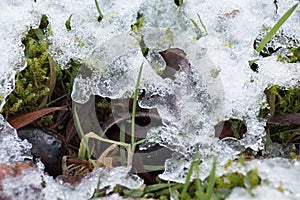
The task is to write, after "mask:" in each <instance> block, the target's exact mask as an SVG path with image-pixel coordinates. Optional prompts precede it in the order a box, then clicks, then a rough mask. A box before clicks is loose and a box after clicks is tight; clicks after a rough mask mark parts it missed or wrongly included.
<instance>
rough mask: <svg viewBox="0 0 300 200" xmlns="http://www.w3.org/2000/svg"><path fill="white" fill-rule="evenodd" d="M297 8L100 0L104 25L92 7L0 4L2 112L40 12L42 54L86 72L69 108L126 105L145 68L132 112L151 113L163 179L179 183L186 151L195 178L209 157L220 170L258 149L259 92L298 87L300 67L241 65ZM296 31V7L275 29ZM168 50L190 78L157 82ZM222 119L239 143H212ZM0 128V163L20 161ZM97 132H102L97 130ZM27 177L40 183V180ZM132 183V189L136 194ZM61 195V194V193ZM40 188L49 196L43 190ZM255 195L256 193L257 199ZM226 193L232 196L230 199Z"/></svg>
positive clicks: (24, 153)
mask: <svg viewBox="0 0 300 200" xmlns="http://www.w3.org/2000/svg"><path fill="white" fill-rule="evenodd" d="M296 2H297V1H293V0H287V1H278V2H277V4H278V9H276V5H275V4H274V3H273V1H268V2H265V1H259V0H244V1H241V2H237V1H234V0H229V1H218V0H210V1H205V0H201V1H199V0H186V1H184V4H183V6H182V7H177V6H176V5H175V4H174V3H173V1H166V0H163V1H151V0H145V1H141V0H133V1H130V3H128V2H126V1H117V0H116V1H104V0H103V1H99V5H100V8H101V10H102V12H103V14H104V18H103V19H102V21H101V22H98V20H97V19H98V12H97V9H96V7H95V5H94V1H87V0H84V1H83V0H75V1H74V0H72V1H71V0H65V1H58V0H45V1H39V0H38V1H37V2H35V1H33V0H32V1H30V0H23V1H15V0H11V1H9V0H5V1H1V3H0V10H1V12H0V25H1V29H0V43H1V45H0V52H1V54H0V61H1V64H0V73H1V77H0V108H2V107H3V104H4V98H5V97H6V96H7V95H8V94H9V93H10V92H11V91H12V90H13V88H14V76H15V74H16V72H18V71H20V70H22V69H23V68H24V67H25V62H24V57H23V47H22V44H21V40H22V37H23V36H24V34H25V33H26V31H27V30H28V29H29V28H30V26H32V27H36V26H37V24H38V22H39V20H40V17H41V15H42V14H46V15H47V16H48V18H49V22H50V26H51V34H50V35H51V36H50V43H51V45H50V52H51V53H52V54H53V56H54V58H55V60H56V61H57V62H58V63H59V64H61V65H62V67H68V66H67V63H68V62H69V61H70V59H73V60H77V61H80V62H81V63H83V64H84V65H85V68H83V69H82V72H81V73H80V74H79V75H78V76H77V78H76V80H75V84H74V90H73V94H72V98H73V100H74V102H76V103H78V104H84V103H86V102H88V100H89V98H90V96H93V95H100V96H103V97H110V98H113V99H117V98H125V97H131V96H132V94H133V91H134V87H135V82H136V79H137V75H138V71H139V67H140V66H141V64H142V63H144V71H143V75H142V81H141V86H140V88H141V89H144V90H145V91H146V95H147V97H148V98H145V99H142V100H141V101H139V104H140V106H142V107H145V108H157V109H158V112H159V114H160V116H161V117H162V118H163V124H164V125H163V126H161V127H157V128H154V129H151V130H150V131H149V132H148V134H147V141H148V142H155V143H159V144H160V145H162V146H165V147H167V148H170V149H172V150H173V151H175V153H174V154H173V156H172V158H170V159H169V160H167V161H166V164H165V172H164V174H162V175H161V177H162V178H164V179H165V180H175V181H179V182H182V181H183V180H184V178H185V174H186V169H187V168H188V167H189V165H190V161H191V160H192V156H193V153H194V152H195V151H196V149H198V151H199V153H200V155H201V159H202V160H203V161H204V162H203V166H202V167H203V169H204V172H205V173H204V174H203V175H202V178H203V177H205V176H206V175H207V174H208V172H209V169H210V166H211V159H212V157H213V156H214V155H218V162H219V164H220V165H223V164H224V163H225V162H227V161H228V160H229V159H232V158H235V157H236V155H237V154H239V153H240V152H242V151H243V150H244V149H245V148H248V147H250V148H252V149H254V150H259V149H262V148H263V147H264V136H265V131H264V125H265V120H262V119H258V118H257V117H256V116H257V114H258V112H259V109H260V107H261V106H262V105H263V104H264V103H265V97H264V93H263V91H264V90H265V88H266V87H269V86H271V85H273V84H278V85H282V86H285V87H287V88H289V87H293V86H298V85H299V83H298V82H299V81H298V80H299V78H300V69H299V67H300V66H299V64H289V63H280V62H278V61H277V57H276V56H270V57H267V58H262V57H259V58H260V60H259V61H257V64H258V65H259V69H258V71H259V72H258V73H256V72H253V71H252V70H251V69H250V67H249V65H248V61H249V60H251V59H255V58H258V55H257V54H256V53H255V51H254V49H253V41H254V40H255V38H256V37H257V36H258V35H259V33H260V32H261V30H262V29H263V27H272V26H273V25H274V24H275V23H276V22H277V21H278V19H279V18H280V17H281V16H282V15H283V14H284V13H285V12H286V11H287V10H288V9H289V8H290V7H291V6H292V5H294V4H295V3H296ZM138 12H141V13H143V17H144V20H145V22H144V26H143V27H142V28H141V29H140V30H139V31H138V32H137V33H133V32H132V31H131V25H133V24H134V23H136V20H137V15H138V14H137V13H138ZM197 14H199V16H200V17H201V19H202V22H203V23H204V24H205V26H206V29H207V32H208V35H207V36H205V37H202V38H200V40H195V38H196V36H197V29H196V27H194V26H193V24H192V22H191V20H190V19H193V20H194V21H195V22H197V23H198V25H199V27H200V28H201V29H202V28H203V27H202V26H201V25H200V21H199V18H198V16H197ZM70 16H72V17H71V18H70V19H71V20H70V22H71V30H70V31H68V30H67V29H66V27H65V23H66V21H67V20H68V18H69V17H70ZM299 23H300V11H299V8H297V9H296V11H295V13H293V15H292V16H291V18H290V19H288V21H287V22H286V23H285V24H284V25H283V27H282V28H283V29H284V30H285V32H288V33H289V34H290V35H292V36H293V37H294V38H298V39H299V38H300V29H299V26H298V24H299ZM198 31H199V30H198ZM141 38H143V41H144V43H145V45H146V46H147V47H148V48H149V52H150V54H149V55H148V57H146V58H145V57H144V56H143V55H142V53H141V50H140V46H139V42H140V39H141ZM169 48H179V49H181V50H183V51H184V52H185V54H186V59H187V60H188V62H189V63H190V72H189V73H190V74H189V75H188V74H187V72H186V71H184V70H182V71H180V72H178V73H176V74H175V79H170V78H165V79H164V78H162V77H161V76H159V71H160V70H164V69H165V68H166V67H167V66H166V63H165V62H164V61H163V59H162V58H161V56H159V55H158V52H160V51H165V50H166V49H169ZM229 118H236V119H241V120H242V121H244V122H245V124H246V126H247V133H246V134H245V136H244V138H242V139H241V140H239V141H238V140H235V139H232V138H229V139H228V138H227V139H224V140H219V139H218V138H216V137H215V136H214V128H213V127H214V125H216V124H217V123H218V122H219V121H223V120H227V119H229ZM0 121H1V124H2V125H1V126H2V127H3V128H1V138H0V142H4V143H5V144H6V143H7V142H6V141H13V142H11V144H9V145H8V146H1V149H0V150H1V155H0V158H1V162H10V161H15V160H22V159H24V158H27V157H28V156H29V155H28V151H29V150H28V148H29V145H28V143H27V142H24V141H20V140H19V139H17V137H16V134H15V130H13V129H12V128H11V127H10V126H8V125H7V123H6V122H5V121H4V120H3V119H2V118H1V119H0ZM97 131H98V133H99V132H101V130H99V126H98V128H97V130H95V132H97ZM8 133H12V134H11V135H10V134H8ZM10 145H14V146H10ZM13 147H14V148H13ZM146 147H147V143H146V144H145V145H144V148H146ZM266 162H267V161H266ZM280 163H282V161H280ZM256 164H257V165H258V163H256ZM261 167H262V168H263V169H266V170H262V173H265V176H264V174H261V176H264V177H265V178H266V179H270V180H275V182H276V179H275V178H274V177H272V174H276V173H273V171H270V170H267V169H269V168H268V164H265V165H261ZM288 168H289V166H282V167H281V166H280V167H279V168H278V169H282V170H283V171H284V170H285V169H288ZM293 169H298V168H296V167H295V168H293ZM272 170H273V169H272ZM294 171H295V174H293V176H290V175H289V174H286V176H284V177H282V180H283V182H285V180H286V181H290V182H292V183H294V181H295V180H298V179H297V178H295V177H297V176H298V175H299V174H297V173H296V171H297V170H294ZM30 173H33V175H32V176H33V177H34V176H36V177H39V180H40V174H39V173H36V172H30ZM30 173H29V174H30ZM35 173H36V174H35ZM95 173H96V172H95ZM278 173H281V171H279V172H278ZM25 177H26V175H25ZM113 177H114V176H113ZM20 179H22V178H20ZM45 179H47V180H48V182H49V185H51V184H50V183H51V182H52V181H53V180H51V179H50V178H47V176H46V178H45ZM94 179H95V177H94ZM26 180H27V179H26ZM93 181H94V182H93ZM93 181H92V182H93V183H95V180H93ZM14 183H16V182H14ZM126 183H127V182H126ZM139 183H140V182H139V181H135V182H134V186H138V185H139ZM129 185H130V184H129ZM11 186H12V187H14V186H13V185H11ZM290 186H291V188H289V186H288V185H286V186H285V187H286V188H287V190H286V191H287V192H290V191H292V192H291V194H294V195H296V197H299V196H297V195H298V194H299V191H298V190H297V188H296V187H294V186H295V184H291V185H290ZM93 187H94V186H93ZM275 187H276V186H275ZM59 188H64V189H62V191H60V189H59ZM65 188H67V189H65ZM261 188H263V189H264V188H267V187H265V186H261ZM48 189H49V193H48V192H46V191H47V190H48ZM52 189H53V187H49V188H48V187H46V188H45V189H42V191H45V194H46V198H48V195H50V196H49V199H51V198H52V196H51V195H55V194H53V191H52ZM85 189H86V190H85V191H87V194H82V193H81V195H83V196H80V197H83V198H85V197H87V198H88V197H90V196H89V195H90V194H91V189H87V188H85ZM64 190H66V191H69V192H70V194H71V193H72V192H74V191H73V190H71V189H68V187H67V186H61V187H58V189H57V190H55V191H57V195H59V197H62V198H64V197H63V196H64V195H69V193H68V192H65V191H64ZM237 190H238V189H237ZM7 191H9V190H7ZM50 191H52V192H50ZM71 191H72V192H71ZM260 191H261V190H260V189H259V188H258V189H257V192H258V193H261V192H260ZM234 194H235V193H233V194H232V197H231V198H234V197H235V196H234ZM291 196H293V195H291Z"/></svg>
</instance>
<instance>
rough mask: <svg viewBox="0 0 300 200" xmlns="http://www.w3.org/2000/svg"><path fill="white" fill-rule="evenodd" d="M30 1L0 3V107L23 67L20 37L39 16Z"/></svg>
mask: <svg viewBox="0 0 300 200" xmlns="http://www.w3.org/2000/svg"><path fill="white" fill-rule="evenodd" d="M31 3H32V1H30V0H25V1H18V0H17V1H12V0H4V1H1V3H0V10H1V12H0V26H1V31H0V44H1V45H0V52H1V53H0V60H1V65H0V74H1V77H0V109H2V107H3V105H4V103H5V101H4V98H6V97H7V96H8V94H9V93H11V92H12V90H13V89H14V84H15V82H14V76H15V74H16V72H17V71H20V70H22V69H24V68H25V66H26V64H25V60H24V55H23V50H24V47H23V45H22V42H21V41H22V37H23V36H24V34H25V32H26V31H27V30H28V29H29V27H30V26H32V27H36V26H37V25H38V20H39V18H38V17H37V16H36V13H35V12H34V11H33V10H32V7H31Z"/></svg>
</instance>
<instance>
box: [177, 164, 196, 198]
mask: <svg viewBox="0 0 300 200" xmlns="http://www.w3.org/2000/svg"><path fill="white" fill-rule="evenodd" d="M193 168H194V162H192V163H191V166H190V169H189V171H188V173H187V175H186V179H185V182H184V185H183V188H182V191H181V194H180V196H181V197H182V198H183V197H184V196H186V195H187V190H188V187H189V185H190V181H191V177H192V174H193Z"/></svg>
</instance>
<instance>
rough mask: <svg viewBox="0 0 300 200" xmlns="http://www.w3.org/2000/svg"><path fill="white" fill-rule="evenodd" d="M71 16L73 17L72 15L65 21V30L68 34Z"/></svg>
mask: <svg viewBox="0 0 300 200" xmlns="http://www.w3.org/2000/svg"><path fill="white" fill-rule="evenodd" d="M72 16H73V14H72V15H70V17H69V18H68V20H67V21H66V24H65V25H66V29H67V31H68V32H69V31H71V19H72Z"/></svg>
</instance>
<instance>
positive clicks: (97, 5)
mask: <svg viewBox="0 0 300 200" xmlns="http://www.w3.org/2000/svg"><path fill="white" fill-rule="evenodd" d="M95 5H96V8H97V10H98V13H99V16H98V22H101V21H102V19H103V14H102V12H101V10H100V6H99V4H98V1H97V0H95Z"/></svg>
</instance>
